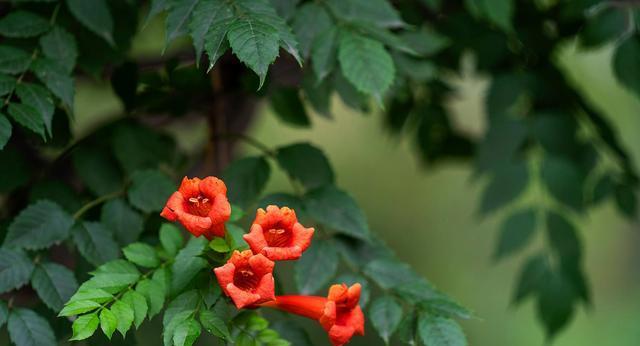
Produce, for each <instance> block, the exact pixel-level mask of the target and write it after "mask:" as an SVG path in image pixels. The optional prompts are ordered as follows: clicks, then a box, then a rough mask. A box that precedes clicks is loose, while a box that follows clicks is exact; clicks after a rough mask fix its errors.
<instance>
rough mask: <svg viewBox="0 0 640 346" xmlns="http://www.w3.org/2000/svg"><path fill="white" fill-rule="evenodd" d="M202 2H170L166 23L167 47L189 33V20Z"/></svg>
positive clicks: (187, 0)
mask: <svg viewBox="0 0 640 346" xmlns="http://www.w3.org/2000/svg"><path fill="white" fill-rule="evenodd" d="M198 1H200V0H170V1H168V6H167V12H168V14H167V20H166V22H165V24H166V29H165V47H166V46H168V45H169V43H171V42H172V41H173V40H175V39H176V38H177V37H180V36H183V35H185V34H186V33H187V25H188V23H189V18H190V17H191V14H192V13H193V11H194V9H195V7H196V5H197V4H198Z"/></svg>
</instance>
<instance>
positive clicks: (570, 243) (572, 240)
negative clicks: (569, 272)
mask: <svg viewBox="0 0 640 346" xmlns="http://www.w3.org/2000/svg"><path fill="white" fill-rule="evenodd" d="M547 236H548V238H549V245H550V246H551V248H552V249H553V250H554V251H555V252H556V253H557V254H558V257H559V258H560V261H561V262H563V263H565V262H572V263H576V262H580V259H581V258H582V248H581V244H580V239H579V238H578V232H577V231H576V229H575V227H574V226H573V225H572V224H571V223H570V222H569V221H568V220H567V219H565V218H564V217H563V216H562V215H560V214H557V213H555V212H548V213H547Z"/></svg>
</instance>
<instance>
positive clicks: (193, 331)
mask: <svg viewBox="0 0 640 346" xmlns="http://www.w3.org/2000/svg"><path fill="white" fill-rule="evenodd" d="M201 332H202V326H201V325H200V323H198V321H196V320H195V319H193V318H191V319H188V320H186V321H183V322H181V323H180V324H178V326H177V327H176V329H175V331H174V333H173V344H174V345H175V346H191V345H193V343H194V342H195V341H196V340H197V339H198V337H199V336H200V333H201Z"/></svg>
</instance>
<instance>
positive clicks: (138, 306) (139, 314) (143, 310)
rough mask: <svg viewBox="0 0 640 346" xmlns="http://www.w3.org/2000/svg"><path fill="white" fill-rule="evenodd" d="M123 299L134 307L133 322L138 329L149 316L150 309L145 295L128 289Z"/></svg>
mask: <svg viewBox="0 0 640 346" xmlns="http://www.w3.org/2000/svg"><path fill="white" fill-rule="evenodd" d="M122 301H123V302H124V303H125V304H127V305H129V306H130V307H131V308H132V309H133V324H134V325H135V326H136V329H137V328H138V327H140V325H141V324H142V322H143V321H144V319H145V318H146V317H147V311H148V310H149V306H148V305H147V300H146V298H145V296H144V295H142V294H141V293H139V292H136V291H128V292H127V293H125V294H124V295H123V296H122Z"/></svg>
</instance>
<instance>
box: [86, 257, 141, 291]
mask: <svg viewBox="0 0 640 346" xmlns="http://www.w3.org/2000/svg"><path fill="white" fill-rule="evenodd" d="M91 275H93V277H92V278H91V279H89V281H87V282H85V283H84V284H83V287H84V288H99V289H103V290H105V291H109V292H118V291H119V290H122V289H124V288H127V287H128V286H130V285H132V284H134V283H135V282H136V281H138V279H139V278H140V272H139V271H138V269H137V268H136V266H135V265H133V264H131V263H130V262H128V261H125V260H122V259H119V260H115V261H111V262H107V263H105V264H103V265H101V266H99V267H98V268H96V270H94V271H93V272H91Z"/></svg>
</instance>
